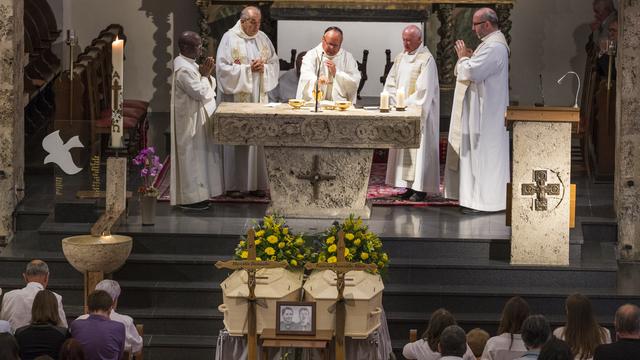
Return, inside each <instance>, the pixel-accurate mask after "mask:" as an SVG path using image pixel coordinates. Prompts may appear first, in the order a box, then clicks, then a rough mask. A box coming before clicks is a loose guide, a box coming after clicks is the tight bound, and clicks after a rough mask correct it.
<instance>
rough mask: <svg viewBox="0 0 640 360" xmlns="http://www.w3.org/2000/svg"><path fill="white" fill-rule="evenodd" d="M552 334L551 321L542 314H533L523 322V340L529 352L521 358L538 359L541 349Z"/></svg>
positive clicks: (524, 359)
mask: <svg viewBox="0 0 640 360" xmlns="http://www.w3.org/2000/svg"><path fill="white" fill-rule="evenodd" d="M549 336H551V327H550V326H549V322H548V321H547V319H546V318H545V317H544V316H542V315H531V316H529V317H528V318H527V319H526V320H525V321H524V323H522V341H524V345H525V346H526V347H527V352H526V353H525V354H524V355H522V357H520V358H519V360H530V359H537V358H538V355H539V354H540V349H542V345H544V344H545V343H546V342H547V340H549Z"/></svg>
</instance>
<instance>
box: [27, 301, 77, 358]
mask: <svg viewBox="0 0 640 360" xmlns="http://www.w3.org/2000/svg"><path fill="white" fill-rule="evenodd" d="M58 314H59V313H58V299H56V296H55V295H54V294H53V293H52V292H51V291H49V290H40V291H39V292H38V293H37V294H36V297H35V298H34V299H33V306H32V307H31V324H30V325H27V326H23V327H21V328H19V329H17V330H16V340H17V341H18V345H19V346H20V357H21V358H22V360H32V359H34V358H36V357H37V356H38V355H49V356H51V357H52V358H54V359H57V358H58V353H59V352H60V347H61V346H62V343H64V341H65V340H66V339H67V338H68V337H69V332H68V331H67V328H65V327H61V326H60V325H61V323H62V322H61V321H60V316H59V315H58Z"/></svg>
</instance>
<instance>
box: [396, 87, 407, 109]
mask: <svg viewBox="0 0 640 360" xmlns="http://www.w3.org/2000/svg"><path fill="white" fill-rule="evenodd" d="M396 108H397V109H404V108H405V104H404V88H400V89H398V92H397V93H396Z"/></svg>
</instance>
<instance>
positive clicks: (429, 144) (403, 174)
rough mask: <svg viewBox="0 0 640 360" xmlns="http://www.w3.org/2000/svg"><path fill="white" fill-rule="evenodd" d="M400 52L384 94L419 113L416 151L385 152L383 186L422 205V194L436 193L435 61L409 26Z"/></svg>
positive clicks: (437, 105) (437, 115) (417, 30)
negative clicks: (399, 189)
mask: <svg viewBox="0 0 640 360" xmlns="http://www.w3.org/2000/svg"><path fill="white" fill-rule="evenodd" d="M402 45H403V47H404V51H403V52H401V53H400V54H398V55H397V56H396V58H395V60H394V61H393V66H392V67H391V70H390V71H389V76H387V80H386V82H385V84H384V90H385V91H387V92H388V93H389V100H390V101H391V102H392V103H393V104H395V105H398V93H399V92H401V93H402V95H401V96H404V97H406V101H405V105H406V106H410V107H418V108H420V109H421V110H422V115H421V116H420V119H421V124H420V128H421V130H422V131H421V135H420V148H418V149H389V160H388V162H387V177H386V180H385V182H386V183H387V184H389V185H392V186H395V187H403V188H406V189H407V191H406V192H405V193H404V194H402V195H401V196H400V197H401V198H403V199H405V200H409V199H412V200H414V201H423V200H424V199H425V198H426V193H439V192H440V161H439V157H438V147H439V140H440V86H439V85H438V68H437V66H436V60H435V59H434V58H433V55H431V52H430V51H429V49H428V48H427V47H426V46H424V45H423V39H422V30H421V29H420V28H419V27H417V26H416V25H409V26H407V27H406V28H404V30H403V31H402Z"/></svg>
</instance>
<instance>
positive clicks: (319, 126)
mask: <svg viewBox="0 0 640 360" xmlns="http://www.w3.org/2000/svg"><path fill="white" fill-rule="evenodd" d="M420 131H421V130H420V109H419V108H410V109H408V110H407V111H403V112H400V111H391V112H389V113H380V112H379V111H377V110H375V111H371V110H363V109H353V108H351V109H348V110H346V111H340V110H323V111H322V112H318V113H315V112H312V111H310V110H309V109H306V108H302V109H298V110H294V109H292V108H291V107H290V106H289V105H286V104H280V105H278V106H276V107H269V106H265V105H264V104H247V103H222V104H220V106H219V107H218V109H217V111H216V113H215V114H214V116H213V132H214V138H215V141H216V142H218V143H221V144H226V145H263V146H264V149H265V158H266V161H267V171H268V176H269V189H270V192H271V204H270V207H269V209H268V210H267V211H268V213H277V214H280V215H283V216H286V217H315V218H343V217H346V216H348V215H349V214H355V215H356V216H362V217H363V218H365V219H367V218H369V215H370V213H371V206H370V204H368V203H367V202H366V197H367V186H368V184H369V173H370V171H371V161H372V158H373V149H379V148H418V147H419V145H420V144H419V143H420Z"/></svg>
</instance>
